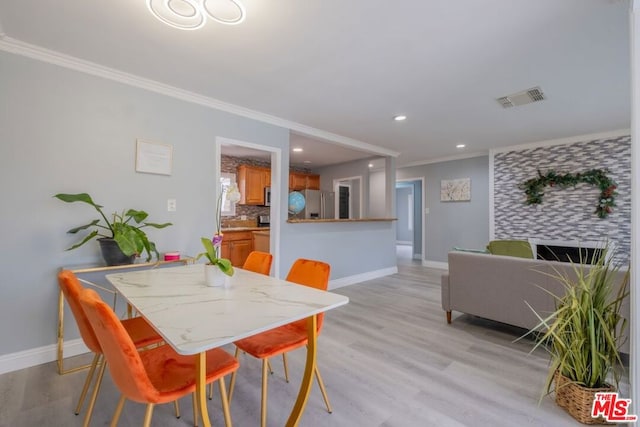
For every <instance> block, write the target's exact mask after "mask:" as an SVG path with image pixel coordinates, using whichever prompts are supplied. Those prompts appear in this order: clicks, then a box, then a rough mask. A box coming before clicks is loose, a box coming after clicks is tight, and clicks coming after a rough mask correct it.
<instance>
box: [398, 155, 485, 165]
mask: <svg viewBox="0 0 640 427" xmlns="http://www.w3.org/2000/svg"><path fill="white" fill-rule="evenodd" d="M488 155H489V152H488V151H476V152H474V153H464V154H462V153H461V154H452V155H451V156H444V157H435V158H433V159H427V160H419V161H417V162H411V163H405V164H402V165H397V167H396V169H404V168H411V167H414V166H423V165H430V164H433V163H443V162H450V161H452V160H464V159H472V158H474V157H484V156H488Z"/></svg>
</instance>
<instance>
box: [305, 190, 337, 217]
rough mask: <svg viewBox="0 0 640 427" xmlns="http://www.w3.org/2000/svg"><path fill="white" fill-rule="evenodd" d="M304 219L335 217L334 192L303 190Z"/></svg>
mask: <svg viewBox="0 0 640 427" xmlns="http://www.w3.org/2000/svg"><path fill="white" fill-rule="evenodd" d="M301 193H302V194H303V195H304V201H305V204H304V210H303V211H302V218H304V219H332V218H334V217H335V203H336V202H335V193H334V192H333V191H320V190H304V191H301Z"/></svg>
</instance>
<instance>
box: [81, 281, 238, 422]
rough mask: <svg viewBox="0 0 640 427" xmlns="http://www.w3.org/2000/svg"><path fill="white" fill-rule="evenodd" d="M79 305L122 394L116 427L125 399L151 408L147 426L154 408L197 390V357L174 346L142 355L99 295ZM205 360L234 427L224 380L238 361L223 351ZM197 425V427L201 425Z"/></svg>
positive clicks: (87, 294)
mask: <svg viewBox="0 0 640 427" xmlns="http://www.w3.org/2000/svg"><path fill="white" fill-rule="evenodd" d="M80 304H81V305H82V308H83V309H84V311H85V313H86V315H87V318H88V319H89V322H90V323H91V326H92V327H93V331H94V333H95V335H96V337H97V338H98V341H99V343H100V347H101V348H102V351H103V352H104V357H105V358H106V360H107V361H108V362H109V372H110V373H111V378H112V379H113V382H114V383H115V385H116V386H117V387H118V389H119V390H120V392H121V393H122V396H121V397H120V400H119V401H118V406H117V408H116V412H115V414H114V416H113V420H112V422H111V425H112V426H115V425H117V423H118V419H119V418H120V413H121V412H122V408H123V406H124V402H125V400H126V399H130V400H133V401H135V402H140V403H146V404H147V410H146V413H145V418H144V423H143V425H144V426H145V427H147V426H149V425H150V424H151V416H152V414H153V407H154V405H155V404H158V403H167V402H171V401H174V400H177V399H179V398H181V397H183V396H185V395H187V394H189V393H192V392H194V391H195V388H196V378H195V375H196V358H197V356H182V355H179V354H178V353H176V352H175V351H174V350H173V349H172V348H171V346H169V345H162V346H158V347H155V348H152V349H149V350H146V351H143V352H138V351H137V350H136V348H135V345H134V343H133V341H132V340H131V337H130V336H129V334H128V333H127V331H126V330H125V329H124V327H123V326H122V323H121V322H120V321H119V320H118V317H117V316H116V314H115V313H114V312H113V310H112V309H111V307H109V305H107V304H105V303H104V302H103V301H102V300H101V299H100V296H99V295H98V294H97V293H96V292H95V291H94V290H92V289H86V290H84V291H83V292H82V294H81V296H80ZM206 359H207V366H206V381H207V383H210V382H212V381H216V380H219V382H220V395H221V399H222V407H223V410H224V416H225V423H226V425H231V420H230V419H229V417H230V415H229V404H228V401H227V394H226V389H225V386H224V376H225V375H227V374H230V373H232V372H235V371H236V369H238V366H239V365H238V361H237V360H236V359H235V358H233V357H232V356H231V355H230V354H228V353H227V352H225V351H224V350H222V349H218V348H216V349H213V350H209V351H208V352H207V357H206ZM194 400H195V399H194ZM194 422H195V425H197V420H195V419H194Z"/></svg>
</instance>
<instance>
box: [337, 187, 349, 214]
mask: <svg viewBox="0 0 640 427" xmlns="http://www.w3.org/2000/svg"><path fill="white" fill-rule="evenodd" d="M338 218H340V219H349V187H347V186H343V185H340V186H339V187H338Z"/></svg>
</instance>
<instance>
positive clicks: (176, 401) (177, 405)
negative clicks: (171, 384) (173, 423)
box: [173, 399, 180, 418]
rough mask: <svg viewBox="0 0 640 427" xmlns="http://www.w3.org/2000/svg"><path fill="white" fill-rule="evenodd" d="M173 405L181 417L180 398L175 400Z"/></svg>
mask: <svg viewBox="0 0 640 427" xmlns="http://www.w3.org/2000/svg"><path fill="white" fill-rule="evenodd" d="M173 407H174V408H175V410H176V418H180V405H179V404H178V400H177V399H176V400H174V401H173Z"/></svg>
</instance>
